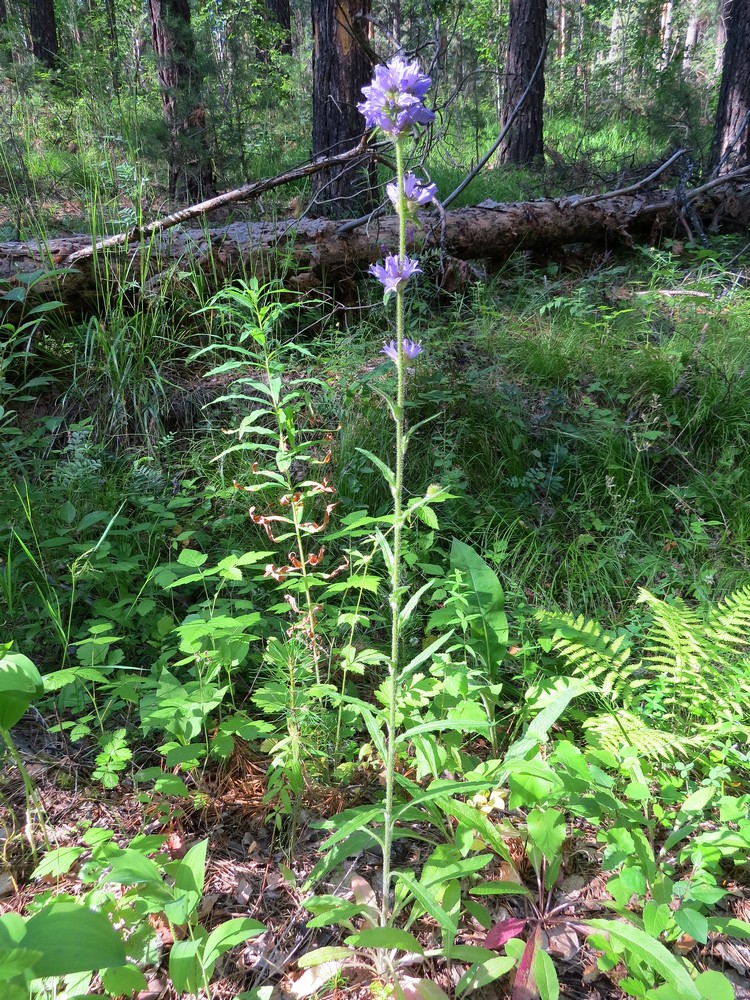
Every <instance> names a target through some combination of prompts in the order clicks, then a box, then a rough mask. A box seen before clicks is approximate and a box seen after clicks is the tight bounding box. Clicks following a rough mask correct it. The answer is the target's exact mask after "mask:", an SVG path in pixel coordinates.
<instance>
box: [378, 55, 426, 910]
mask: <svg viewBox="0 0 750 1000" xmlns="http://www.w3.org/2000/svg"><path fill="white" fill-rule="evenodd" d="M429 86H430V78H429V77H428V76H425V75H424V73H422V71H421V69H420V66H419V63H418V62H417V61H416V60H415V61H413V62H408V61H406V60H405V59H403V58H402V57H401V56H398V55H397V56H394V58H393V59H391V61H390V62H389V63H388V64H387V65H385V66H377V67H376V68H375V76H374V79H373V81H372V83H371V84H370V86H368V87H364V88H363V90H362V93H363V95H364V97H365V100H364V101H363V102H362V103H361V104H360V105H359V110H360V111H361V113H362V114H363V115H364V117H365V122H366V123H367V126H368V128H378V129H380V130H381V131H382V132H384V133H385V135H386V136H388V137H389V138H390V140H391V141H392V143H393V145H394V148H395V159H396V179H395V182H394V183H392V184H388V186H387V188H386V190H387V193H388V197H389V198H390V200H391V202H392V204H393V206H394V208H395V210H396V212H397V214H398V217H399V243H398V252H397V253H395V254H389V255H387V256H386V257H385V259H384V261H383V263H382V264H373V265H372V266H371V267H370V273H371V274H373V275H374V277H375V278H377V280H378V281H379V282H380V283H381V285H382V286H383V288H384V290H385V299H386V300H387V299H388V298H389V297H390V296H391V295H395V297H396V337H395V339H394V340H391V341H390V342H389V343H386V344H384V346H383V353H384V354H386V355H387V356H388V357H389V358H390V359H391V361H392V362H393V364H394V365H395V366H396V398H395V401H393V402H392V403H391V414H392V416H393V420H394V422H395V427H396V467H395V471H394V476H393V482H392V483H391V487H392V492H393V540H392V550H391V555H390V557H389V559H388V562H389V563H390V568H391V580H390V608H391V651H390V660H389V675H388V680H389V698H388V704H389V708H388V721H387V727H386V760H385V780H386V786H385V810H384V812H385V815H384V833H383V897H382V908H381V921H382V923H383V924H384V925H385V924H386V923H387V920H388V915H389V909H390V881H391V848H392V844H393V826H394V815H393V792H394V784H395V772H396V744H397V733H396V727H397V723H396V719H397V714H396V708H397V706H396V696H397V686H398V678H399V649H400V640H401V606H402V586H401V547H402V534H403V527H404V521H405V512H404V503H403V481H404V457H405V453H406V441H407V439H406V433H405V426H404V396H405V387H406V369H407V362H408V361H413V360H414V359H415V358H417V357H418V356H419V355H420V354H421V353H422V345H421V344H420V343H416V342H415V341H413V340H410V339H409V338H408V337H406V336H405V332H404V295H405V293H406V288H407V286H408V284H409V281H410V280H411V279H412V278H413V277H414V275H415V274H418V273H420V272H421V268H420V266H419V262H418V261H417V260H414V259H413V258H411V257H408V256H407V253H406V243H407V232H408V231H409V230H410V228H411V226H412V225H413V223H414V221H415V219H416V212H417V210H418V209H419V208H421V207H422V206H424V205H427V204H429V203H430V202H431V201H432V200H433V199H434V198H435V195H436V193H437V188H436V186H435V185H434V184H426V183H423V182H422V181H420V180H419V179H418V178H417V177H415V175H414V174H413V173H411V172H410V171H405V170H404V144H405V141H406V140H407V138H408V137H409V136H410V135H411V133H412V132H413V131H414V129H415V127H416V126H418V125H428V124H429V123H430V122H431V121H433V120H434V118H435V115H434V114H433V112H432V111H430V110H429V108H427V107H426V106H425V103H424V100H425V97H426V95H427V91H428V89H429Z"/></svg>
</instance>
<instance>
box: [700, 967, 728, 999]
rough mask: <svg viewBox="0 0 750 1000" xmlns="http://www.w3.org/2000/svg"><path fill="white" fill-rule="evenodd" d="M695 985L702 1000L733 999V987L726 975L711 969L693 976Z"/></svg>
mask: <svg viewBox="0 0 750 1000" xmlns="http://www.w3.org/2000/svg"><path fill="white" fill-rule="evenodd" d="M695 985H696V986H697V987H698V992H699V993H700V995H701V996H702V997H703V1000H734V988H733V987H732V984H731V983H730V982H729V980H728V979H727V977H726V976H723V975H722V974H721V973H720V972H716V971H714V970H713V969H711V970H709V971H708V972H701V973H700V975H698V976H696V977H695Z"/></svg>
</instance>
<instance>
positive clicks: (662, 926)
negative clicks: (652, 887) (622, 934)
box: [643, 899, 672, 938]
mask: <svg viewBox="0 0 750 1000" xmlns="http://www.w3.org/2000/svg"><path fill="white" fill-rule="evenodd" d="M671 922H672V911H671V910H670V908H669V906H667V904H666V903H657V902H656V901H655V900H653V899H650V900H649V901H648V902H647V903H646V905H645V906H644V907H643V926H644V928H645V930H646V933H647V934H650V935H651V937H654V938H658V937H659V936H660V934H661V933H662V932H663V931H665V930H666V929H667V927H669V925H670V923H671Z"/></svg>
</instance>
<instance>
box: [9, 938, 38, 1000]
mask: <svg viewBox="0 0 750 1000" xmlns="http://www.w3.org/2000/svg"><path fill="white" fill-rule="evenodd" d="M42 957H43V955H42V952H41V951H32V950H31V949H30V948H3V947H2V946H1V945H0V983H5V984H6V987H7V981H8V980H9V979H15V977H16V976H23V974H24V973H25V972H29V971H30V970H31V969H33V967H34V965H35V964H36V963H37V962H38V961H39V959H40V958H42ZM4 995H5V994H3V996H4ZM27 997H28V993H27V994H26V998H27ZM26 998H25V1000H26Z"/></svg>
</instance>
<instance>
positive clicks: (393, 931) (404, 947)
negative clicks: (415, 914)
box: [346, 927, 424, 955]
mask: <svg viewBox="0 0 750 1000" xmlns="http://www.w3.org/2000/svg"><path fill="white" fill-rule="evenodd" d="M346 943H347V944H349V945H351V946H352V947H353V948H385V949H387V950H388V951H391V950H394V951H408V952H414V953H416V954H417V955H424V951H423V949H422V945H421V944H420V943H419V941H417V939H416V938H415V937H414V935H413V934H409V932H408V931H404V930H401V928H400V927H369V928H367V930H364V931H359V933H358V934H352V935H350V936H349V937H348V938H346Z"/></svg>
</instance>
